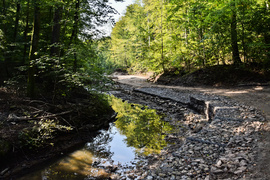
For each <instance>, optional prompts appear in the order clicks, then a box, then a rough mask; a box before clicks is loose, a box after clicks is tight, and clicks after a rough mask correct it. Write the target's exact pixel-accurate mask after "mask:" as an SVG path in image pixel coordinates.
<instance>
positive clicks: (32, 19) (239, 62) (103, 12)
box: [0, 0, 270, 97]
mask: <svg viewBox="0 0 270 180" xmlns="http://www.w3.org/2000/svg"><path fill="white" fill-rule="evenodd" d="M0 10H1V16H0V18H1V22H0V50H1V54H0V63H1V66H0V68H1V71H0V73H1V74H0V77H1V78H0V82H1V84H2V83H3V82H4V81H6V80H7V79H10V78H12V79H11V80H10V81H6V82H7V83H15V82H18V81H19V82H25V83H26V84H27V94H28V96H33V97H34V96H35V93H37V89H38V87H42V88H44V87H48V83H47V84H46V82H48V81H51V82H55V83H54V85H55V87H54V88H56V86H58V84H61V82H62V83H63V82H69V83H73V84H77V85H82V84H83V83H82V81H88V82H90V81H94V79H102V80H101V81H100V82H102V81H104V79H103V74H104V73H111V72H112V71H113V70H115V69H117V68H120V69H123V70H127V71H128V72H129V73H138V72H147V71H152V72H155V73H156V74H162V73H164V72H168V71H173V73H175V74H181V73H182V72H185V73H188V72H193V71H194V70H197V69H200V68H205V67H211V66H216V65H236V66H239V67H249V66H252V67H255V68H257V69H259V70H260V71H261V70H263V72H267V71H269V67H270V31H269V29H270V27H269V26H270V12H269V1H268V0H257V1H254V0H248V1H246V0H230V1H215V0H212V1H202V0H200V1H198V0H190V1H181V0H137V1H136V2H135V3H134V4H132V5H130V6H128V7H127V9H126V12H125V15H124V16H123V17H121V19H120V20H119V21H118V22H116V23H115V22H114V20H113V18H112V15H113V14H114V13H117V12H116V10H115V9H113V8H112V7H111V6H110V5H109V4H108V3H107V2H106V1H104V0H102V1H89V0H69V1H59V0H50V1H44V0H38V1H31V0H3V1H1V8H0ZM106 23H111V24H112V25H114V27H113V30H112V33H111V36H110V37H106V35H104V34H102V31H101V29H100V28H99V27H100V26H103V25H104V24H106ZM16 78H17V79H16ZM38 78H40V79H44V78H48V79H47V80H44V83H45V84H43V85H39V86H37V85H35V84H36V83H37V81H39V80H38ZM39 82H40V81H39ZM86 84H89V83H86ZM92 84H95V83H92ZM42 88H39V89H42ZM50 88H52V87H50ZM52 89H53V88H52Z"/></svg>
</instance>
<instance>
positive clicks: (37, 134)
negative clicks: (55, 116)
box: [19, 119, 73, 149]
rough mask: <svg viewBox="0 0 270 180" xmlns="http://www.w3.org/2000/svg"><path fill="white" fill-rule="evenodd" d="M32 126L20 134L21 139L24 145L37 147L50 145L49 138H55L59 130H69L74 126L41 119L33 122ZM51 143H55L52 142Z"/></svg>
mask: <svg viewBox="0 0 270 180" xmlns="http://www.w3.org/2000/svg"><path fill="white" fill-rule="evenodd" d="M33 123H34V126H33V127H32V128H26V129H24V130H23V131H22V132H21V133H20V134H19V140H20V142H21V146H22V147H27V148H29V149H35V148H38V147H42V146H44V145H48V140H50V139H53V138H54V137H55V135H56V133H57V132H61V131H64V132H68V131H71V130H72V129H73V128H72V127H70V126H64V125H61V124H59V122H57V121H55V120H49V119H41V120H40V121H38V122H36V121H35V122H33ZM50 145H53V144H52V143H51V144H50Z"/></svg>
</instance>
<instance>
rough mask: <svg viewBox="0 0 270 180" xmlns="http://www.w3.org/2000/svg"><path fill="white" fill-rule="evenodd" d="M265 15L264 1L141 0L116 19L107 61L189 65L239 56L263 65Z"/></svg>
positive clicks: (269, 58) (267, 58)
mask: <svg viewBox="0 0 270 180" xmlns="http://www.w3.org/2000/svg"><path fill="white" fill-rule="evenodd" d="M269 17H270V11H269V2H268V1H244V0H240V1H239V0H238V1H216V0H215V1H198V0H189V1H182V0H179V1H166V0H151V1H150V0H143V6H141V3H137V4H133V5H130V6H129V7H128V8H127V12H126V14H125V16H124V17H122V19H121V20H120V21H119V22H117V23H116V25H115V27H114V29H113V32H112V41H111V42H112V48H111V61H112V62H115V63H118V64H122V65H124V67H128V68H134V67H136V70H137V69H138V70H139V69H144V68H146V69H148V70H153V71H155V72H164V71H167V70H169V69H174V68H176V69H179V68H180V69H181V68H184V69H185V70H187V71H193V70H195V69H198V68H201V67H207V66H213V65H219V64H232V63H235V61H236V59H235V58H236V57H238V56H239V57H240V58H241V63H246V64H249V63H254V62H256V63H260V64H264V67H265V68H266V69H267V68H269V62H270V54H269V52H270V49H269V47H270V46H269V44H270V40H269V39H270V34H269V24H270V23H269V19H270V18H269ZM234 18H235V19H234ZM232 25H234V26H232ZM232 55H233V56H232Z"/></svg>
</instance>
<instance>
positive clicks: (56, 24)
mask: <svg viewBox="0 0 270 180" xmlns="http://www.w3.org/2000/svg"><path fill="white" fill-rule="evenodd" d="M61 17H62V7H57V8H56V9H55V12H54V18H53V29H52V40H51V44H52V47H51V56H59V55H60V47H59V42H60V30H61V25H60V21H61Z"/></svg>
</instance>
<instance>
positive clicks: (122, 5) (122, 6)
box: [109, 0, 135, 21]
mask: <svg viewBox="0 0 270 180" xmlns="http://www.w3.org/2000/svg"><path fill="white" fill-rule="evenodd" d="M134 2H135V0H124V2H115V0H109V5H110V6H112V7H113V8H114V9H116V10H117V11H118V12H119V13H120V14H116V15H114V16H115V19H116V21H117V20H119V18H120V17H121V16H123V15H124V13H125V10H126V7H127V6H128V5H130V4H133V3H134Z"/></svg>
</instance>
